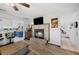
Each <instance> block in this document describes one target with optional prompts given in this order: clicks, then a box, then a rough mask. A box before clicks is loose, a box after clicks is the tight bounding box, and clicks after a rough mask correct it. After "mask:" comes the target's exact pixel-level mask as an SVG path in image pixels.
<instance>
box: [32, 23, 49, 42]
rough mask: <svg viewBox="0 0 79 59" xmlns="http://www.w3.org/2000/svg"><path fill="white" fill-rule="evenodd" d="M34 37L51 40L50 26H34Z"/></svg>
mask: <svg viewBox="0 0 79 59" xmlns="http://www.w3.org/2000/svg"><path fill="white" fill-rule="evenodd" d="M32 36H33V37H34V38H41V39H46V40H50V26H49V24H41V25H33V26H32Z"/></svg>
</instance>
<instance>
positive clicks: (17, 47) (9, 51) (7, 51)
mask: <svg viewBox="0 0 79 59" xmlns="http://www.w3.org/2000/svg"><path fill="white" fill-rule="evenodd" d="M28 46H29V45H28V44H27V43H26V42H25V41H24V40H22V41H18V42H15V43H12V44H9V45H6V46H2V47H0V54H1V55H25V54H27V53H28V52H29V48H28Z"/></svg>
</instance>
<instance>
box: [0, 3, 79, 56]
mask: <svg viewBox="0 0 79 59" xmlns="http://www.w3.org/2000/svg"><path fill="white" fill-rule="evenodd" d="M78 15H79V3H0V54H1V55H24V54H25V55H72V54H73V55H78V54H79V40H78V38H79V31H78V29H79V26H78V23H79V20H78V19H79V16H78ZM52 51H53V52H52Z"/></svg>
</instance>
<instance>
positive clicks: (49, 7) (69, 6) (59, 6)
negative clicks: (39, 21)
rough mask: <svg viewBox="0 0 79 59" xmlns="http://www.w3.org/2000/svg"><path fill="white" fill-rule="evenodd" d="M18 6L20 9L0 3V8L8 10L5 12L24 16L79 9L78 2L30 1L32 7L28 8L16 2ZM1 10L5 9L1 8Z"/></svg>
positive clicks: (30, 16)
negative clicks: (16, 9) (15, 9)
mask: <svg viewBox="0 0 79 59" xmlns="http://www.w3.org/2000/svg"><path fill="white" fill-rule="evenodd" d="M16 6H17V7H18V9H19V11H14V10H13V8H12V7H11V6H8V5H6V4H5V3H0V9H4V10H6V11H5V13H8V14H10V15H13V16H15V17H22V18H35V17H40V16H44V15H48V14H53V15H63V14H67V13H73V12H76V11H77V10H79V4H78V3H30V8H26V7H24V6H21V5H19V4H16ZM0 12H4V11H1V10H0Z"/></svg>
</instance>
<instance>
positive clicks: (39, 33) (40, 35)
mask: <svg viewBox="0 0 79 59" xmlns="http://www.w3.org/2000/svg"><path fill="white" fill-rule="evenodd" d="M34 37H35V38H41V39H44V29H34Z"/></svg>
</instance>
